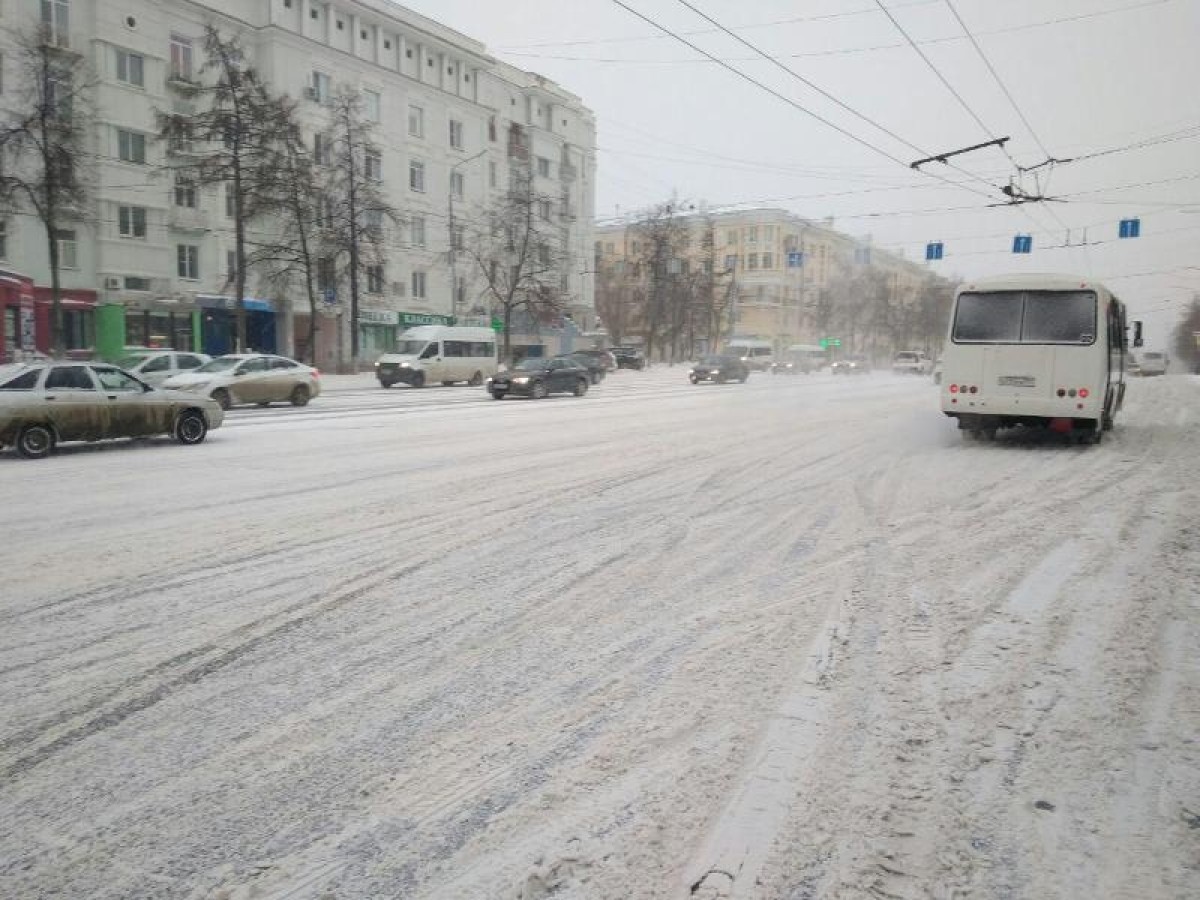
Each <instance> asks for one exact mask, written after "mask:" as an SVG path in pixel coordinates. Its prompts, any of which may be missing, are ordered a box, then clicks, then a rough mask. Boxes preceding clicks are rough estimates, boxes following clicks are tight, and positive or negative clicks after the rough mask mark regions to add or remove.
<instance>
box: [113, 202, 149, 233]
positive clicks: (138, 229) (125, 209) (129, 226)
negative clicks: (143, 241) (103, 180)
mask: <svg viewBox="0 0 1200 900" xmlns="http://www.w3.org/2000/svg"><path fill="white" fill-rule="evenodd" d="M117 223H118V225H119V227H120V231H121V237H128V238H144V237H145V236H146V207H144V206H122V207H120V208H119V209H118V210H117Z"/></svg>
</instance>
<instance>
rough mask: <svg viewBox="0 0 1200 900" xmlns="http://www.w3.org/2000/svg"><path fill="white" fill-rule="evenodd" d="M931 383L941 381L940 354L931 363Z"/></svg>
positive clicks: (939, 382)
mask: <svg viewBox="0 0 1200 900" xmlns="http://www.w3.org/2000/svg"><path fill="white" fill-rule="evenodd" d="M933 383H934V384H941V383H942V358H941V357H940V356H939V357H938V358H937V360H936V361H935V362H934V364H933Z"/></svg>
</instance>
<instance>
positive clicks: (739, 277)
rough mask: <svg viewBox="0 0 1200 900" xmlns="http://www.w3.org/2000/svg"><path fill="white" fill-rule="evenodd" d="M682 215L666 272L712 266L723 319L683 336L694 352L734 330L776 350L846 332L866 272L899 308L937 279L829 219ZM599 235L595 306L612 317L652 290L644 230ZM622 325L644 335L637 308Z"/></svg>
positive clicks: (632, 335) (630, 333) (756, 212)
mask: <svg viewBox="0 0 1200 900" xmlns="http://www.w3.org/2000/svg"><path fill="white" fill-rule="evenodd" d="M679 224H680V227H681V228H682V229H683V230H684V231H685V232H686V237H685V238H684V239H683V240H682V241H681V242H680V245H679V246H680V248H681V250H680V251H679V258H678V259H677V260H675V261H674V263H673V265H672V266H670V272H669V273H668V277H671V276H674V277H679V278H682V277H685V276H687V275H689V273H695V272H697V271H701V270H707V271H709V273H710V274H711V276H712V277H711V278H709V279H708V280H707V282H706V288H705V291H706V295H705V303H706V304H709V305H711V306H713V307H715V308H716V314H717V316H718V317H719V319H720V327H719V328H709V329H706V330H703V331H702V333H701V334H699V336H693V337H691V339H690V340H689V341H685V343H687V344H690V345H691V346H688V348H687V350H688V353H690V354H692V355H694V354H696V353H702V352H705V351H706V350H709V349H716V346H714V345H719V344H721V343H722V342H724V341H728V340H730V339H733V338H750V339H758V340H765V341H770V342H771V343H772V345H773V346H774V347H775V348H776V350H782V349H784V348H786V347H788V346H789V345H792V344H816V343H818V342H819V341H821V340H822V339H834V340H839V339H840V338H839V337H838V336H837V335H836V334H835V333H834V332H835V331H837V330H838V329H839V327H840V326H841V324H842V323H843V322H844V320H845V316H844V315H842V313H843V312H844V307H846V306H849V305H850V303H849V301H850V300H851V299H852V298H850V297H848V296H847V289H846V288H847V285H848V283H849V280H850V279H852V278H854V277H855V275H856V274H860V273H862V272H867V271H869V272H871V273H872V274H873V275H875V276H876V277H878V278H880V279H885V280H886V284H887V290H888V295H887V298H886V299H887V302H888V303H890V304H895V305H896V306H897V308H900V307H902V306H904V305H905V304H914V303H917V302H919V301H920V300H921V298H922V297H923V296H924V292H925V291H926V289H927V287H928V285H929V283H930V278H931V275H930V273H929V271H928V270H927V269H926V268H925V267H924V266H921V265H918V264H916V263H913V262H910V261H909V260H906V259H904V258H903V257H900V256H897V255H895V254H892V253H888V252H886V251H883V250H881V249H879V248H876V247H872V246H871V244H870V241H869V239H862V238H855V237H852V236H850V235H847V234H844V233H842V232H839V231H837V230H836V229H834V227H833V223H832V220H828V219H827V220H824V221H812V220H808V219H804V218H802V217H800V216H797V215H795V214H794V213H790V212H788V211H786V210H781V209H773V208H759V209H747V210H737V211H730V212H718V213H710V214H704V213H700V214H688V215H686V216H683V217H681V219H680V223H679ZM595 238H596V242H595V247H594V258H595V261H596V270H597V273H598V278H599V284H600V287H599V288H598V294H599V297H598V307H599V309H600V310H601V311H602V313H603V312H604V311H606V310H607V311H608V313H609V315H610V316H615V315H623V314H624V310H625V309H626V308H628V307H629V306H633V307H637V306H638V305H639V303H643V302H644V298H645V297H646V296H647V294H648V289H647V287H646V284H647V282H648V280H649V278H650V276H651V273H650V271H649V269H648V267H647V266H646V264H645V262H646V252H647V248H646V246H645V238H644V235H643V231H642V230H641V229H639V227H638V226H637V224H636V223H633V222H630V223H622V224H618V225H607V226H599V227H597V229H596V235H595ZM606 293H615V294H618V295H619V296H616V297H615V298H614V297H609V296H606ZM610 301H612V302H610ZM622 324H623V325H625V326H627V327H624V328H622V329H621V330H622V331H623V332H625V334H624V338H628V339H630V340H632V341H634V342H641V341H642V340H644V335H643V334H641V333H640V332H641V331H644V328H645V316H644V315H641V314H640V313H639V312H638V311H637V310H636V309H635V310H634V311H633V312H632V314H630V315H628V321H627V322H623V323H622ZM865 333H866V329H864V334H865ZM855 343H856V344H857V343H859V342H858V341H855Z"/></svg>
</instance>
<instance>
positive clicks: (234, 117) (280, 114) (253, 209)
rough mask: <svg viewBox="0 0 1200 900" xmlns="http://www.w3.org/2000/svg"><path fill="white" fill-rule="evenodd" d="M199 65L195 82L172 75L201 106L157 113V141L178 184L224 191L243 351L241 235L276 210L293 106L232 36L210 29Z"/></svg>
mask: <svg viewBox="0 0 1200 900" xmlns="http://www.w3.org/2000/svg"><path fill="white" fill-rule="evenodd" d="M204 53H205V61H204V65H203V66H202V67H201V68H200V72H199V76H200V77H199V80H196V81H191V80H190V73H186V72H174V73H173V75H172V79H173V81H174V82H175V84H176V85H177V86H178V87H179V88H180V89H181V90H184V91H185V92H186V93H187V94H189V95H190V96H191V97H193V98H200V99H204V100H207V105H206V107H205V108H203V109H200V110H198V111H196V112H193V113H179V112H171V113H165V112H162V111H160V112H159V113H158V125H159V131H160V134H161V137H162V138H163V139H164V140H165V141H167V145H168V152H169V153H170V154H171V164H170V168H171V169H172V170H173V171H174V173H175V176H176V178H177V179H182V180H184V181H187V182H190V183H193V184H197V185H213V184H216V185H224V186H225V189H226V190H227V191H229V197H228V203H229V212H230V213H231V217H232V219H233V225H234V253H235V265H234V267H233V273H232V274H233V279H232V282H233V288H234V291H235V294H236V316H237V338H236V344H237V349H238V350H243V349H245V345H246V302H245V301H246V277H247V274H248V265H247V264H248V261H249V260H248V254H247V243H248V242H247V233H248V231H249V229H250V226H251V223H253V222H254V221H255V220H256V219H259V218H261V217H263V216H266V215H268V214H269V213H272V212H275V211H276V210H277V209H278V208H279V206H278V205H279V196H278V194H277V192H276V186H277V183H276V178H277V174H278V171H279V168H280V166H281V165H282V164H283V163H282V160H283V157H284V153H283V149H282V147H281V144H280V135H281V134H285V133H286V132H287V131H288V129H289V128H291V127H292V106H291V104H290V102H288V101H287V100H285V99H284V98H282V97H277V96H275V95H273V94H272V93H271V91H270V90H269V88H268V86H267V84H266V82H265V81H264V80H263V78H262V77H261V76H260V74H259V72H258V70H257V69H256V68H255V67H254V66H253V65H252V64H251V62H250V61H249V60H248V59H247V57H246V53H245V50H244V48H243V47H242V44H241V40H240V39H239V37H238V36H236V35H232V36H225V35H222V34H221V33H220V32H219V31H218V30H217V29H216V27H214V26H212V25H209V26H208V27H207V28H206V30H205V34H204Z"/></svg>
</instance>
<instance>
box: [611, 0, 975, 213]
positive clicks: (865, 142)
mask: <svg viewBox="0 0 1200 900" xmlns="http://www.w3.org/2000/svg"><path fill="white" fill-rule="evenodd" d="M613 3H615V4H616V5H617V6H619V7H621V8H622V9H624V10H625V11H626V12H629V13H631V14H632V15H634V16H637V17H638V18H639V19H641V20H642V21H643V22H646V23H647V24H649V25H652V26H653V27H655V28H657V29H659V30H660V31H662V32H664V33H665V34H668V35H670V36H671V37H673V38H675V40H677V41H679V42H680V43H682V44H685V45H687V46H688V47H690V48H691V49H692V50H695V51H696V52H697V53H700V54H701V55H703V56H706V57H708V58H709V59H711V60H712V61H713V62H715V63H717V64H718V65H719V66H721V67H722V68H724V69H726V70H728V71H729V72H732V73H733V74H734V75H736V76H737V77H738V78H741V79H742V80H744V81H748V82H750V83H751V84H753V85H754V86H755V87H757V88H758V89H759V90H761V91H765V92H766V93H768V94H770V95H771V96H773V97H775V98H776V99H778V100H782V101H783V102H784V103H786V104H787V105H788V106H791V107H792V108H793V109H796V110H797V111H799V112H802V113H804V114H805V115H806V116H809V117H811V118H813V119H816V120H817V121H818V122H820V123H821V124H823V125H825V126H826V127H828V128H832V129H833V130H834V131H836V132H838V133H839V134H841V135H842V136H844V137H847V138H849V139H850V140H852V141H854V143H856V144H859V145H860V146H863V147H866V148H867V149H869V150H871V151H872V152H874V153H877V154H879V155H880V156H883V157H885V158H886V159H890V160H891V161H892V162H894V163H896V165H899V166H904V167H905V168H907V163H905V162H904V161H903V160H902V159H900V158H899V157H898V156H895V155H893V154H891V153H889V152H888V151H886V150H884V149H883V148H882V147H879V146H877V145H875V144H872V143H871V142H870V141H868V140H866V139H865V138H861V137H859V136H858V135H856V134H854V133H853V132H851V131H848V130H847V129H845V128H843V127H842V126H841V125H838V124H836V123H835V122H832V121H830V120H829V119H827V118H825V117H824V116H822V115H820V114H819V113H815V112H813V111H812V110H810V109H808V108H806V107H804V106H802V105H801V104H799V103H797V102H796V101H795V100H793V99H792V98H791V97H788V96H787V95H785V94H781V93H780V92H779V91H777V90H775V89H774V88H772V87H770V86H768V85H766V84H763V83H762V82H761V81H759V80H758V79H756V78H753V77H751V76H750V75H747V74H746V73H745V72H743V71H741V70H740V69H737V68H735V67H734V66H731V65H729V64H728V63H726V62H724V61H722V60H720V59H718V58H717V57H715V56H713V55H712V54H711V53H709V52H708V51H707V50H704V49H702V48H701V47H698V46H697V45H696V44H694V43H692V42H691V41H689V40H688V39H687V38H685V37H683V36H681V35H679V34H677V33H676V32H674V31H672V30H671V29H669V28H667V27H666V26H665V25H661V24H659V23H658V22H656V21H654V20H653V19H651V18H650V17H649V16H646V15H643V14H642V13H640V12H638V11H637V10H636V9H634V8H633V7H631V6H629V5H628V4H627V3H624V2H623V0H613ZM927 174H929V175H930V177H932V178H936V179H937V180H939V181H944V182H946V183H948V184H955V186H956V187H959V188H961V189H963V190H966V191H970V192H971V193H973V194H977V195H979V196H981V197H988V198H989V199H990V198H991V195H990V194H985V193H983V191H980V190H977V189H975V188H972V187H970V186H969V185H965V184H956V183H955V182H952V181H950V179H948V178H942V177H941V176H938V175H934V174H932V173H927Z"/></svg>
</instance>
